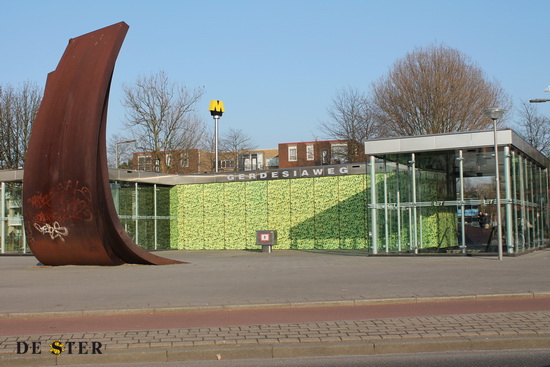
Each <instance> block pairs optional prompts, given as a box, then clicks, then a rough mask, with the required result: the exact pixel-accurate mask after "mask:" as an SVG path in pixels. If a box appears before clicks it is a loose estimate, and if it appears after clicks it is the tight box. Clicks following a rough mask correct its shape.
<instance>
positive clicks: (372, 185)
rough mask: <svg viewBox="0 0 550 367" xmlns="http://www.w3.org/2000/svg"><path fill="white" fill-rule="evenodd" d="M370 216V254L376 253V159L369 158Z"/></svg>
mask: <svg viewBox="0 0 550 367" xmlns="http://www.w3.org/2000/svg"><path fill="white" fill-rule="evenodd" d="M370 204H371V209H370V215H371V218H370V219H371V227H372V228H371V233H372V253H373V254H374V255H376V254H377V253H378V219H377V212H376V158H375V157H374V156H373V155H371V156H370Z"/></svg>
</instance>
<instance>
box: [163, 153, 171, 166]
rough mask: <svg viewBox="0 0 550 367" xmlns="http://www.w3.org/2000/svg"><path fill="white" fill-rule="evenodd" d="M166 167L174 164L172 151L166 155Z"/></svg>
mask: <svg viewBox="0 0 550 367" xmlns="http://www.w3.org/2000/svg"><path fill="white" fill-rule="evenodd" d="M165 161H166V167H170V165H171V164H172V153H167V154H166V155H165Z"/></svg>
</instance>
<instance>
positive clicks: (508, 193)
mask: <svg viewBox="0 0 550 367" xmlns="http://www.w3.org/2000/svg"><path fill="white" fill-rule="evenodd" d="M510 177H511V173H510V147H508V146H506V147H504V194H505V198H506V221H505V222H506V247H507V248H508V253H509V254H511V253H512V252H514V248H515V246H514V240H513V235H512V184H511V182H510Z"/></svg>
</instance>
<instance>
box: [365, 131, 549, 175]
mask: <svg viewBox="0 0 550 367" xmlns="http://www.w3.org/2000/svg"><path fill="white" fill-rule="evenodd" d="M497 142H498V145H499V146H506V145H508V146H513V147H515V148H516V149H517V150H519V151H520V152H522V153H524V154H525V155H527V156H529V157H530V158H531V159H533V160H534V161H535V162H537V163H538V164H539V165H541V166H543V167H545V168H548V167H550V159H548V158H546V157H545V156H544V155H543V154H542V153H541V152H539V151H538V150H537V149H535V148H533V147H532V146H531V145H530V144H529V143H527V142H526V141H525V140H524V139H523V138H522V137H521V136H519V135H518V134H517V133H516V132H514V131H513V130H512V129H500V130H498V131H497ZM493 146H494V132H493V131H492V130H487V131H474V132H471V131H469V132H458V133H449V134H432V135H422V136H405V137H397V138H384V139H373V140H367V141H366V142H365V154H367V155H374V156H382V155H385V154H399V153H419V152H431V151H445V150H458V149H475V148H485V147H490V148H492V147H493Z"/></svg>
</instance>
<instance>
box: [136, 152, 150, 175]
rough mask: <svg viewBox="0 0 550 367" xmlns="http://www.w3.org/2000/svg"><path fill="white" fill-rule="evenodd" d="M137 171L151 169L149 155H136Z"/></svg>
mask: <svg viewBox="0 0 550 367" xmlns="http://www.w3.org/2000/svg"><path fill="white" fill-rule="evenodd" d="M138 171H151V156H150V155H140V156H138Z"/></svg>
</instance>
